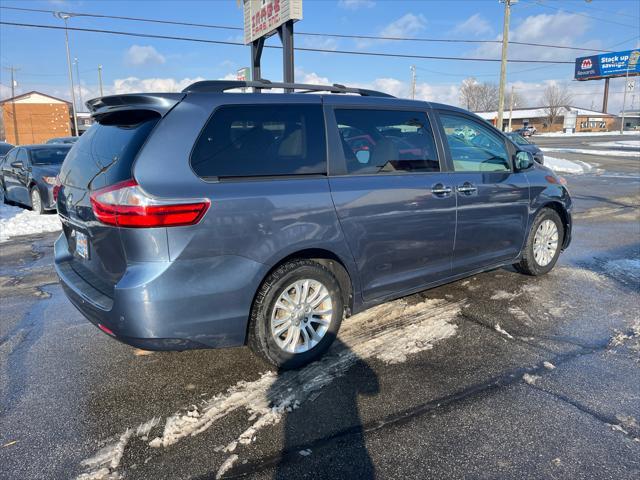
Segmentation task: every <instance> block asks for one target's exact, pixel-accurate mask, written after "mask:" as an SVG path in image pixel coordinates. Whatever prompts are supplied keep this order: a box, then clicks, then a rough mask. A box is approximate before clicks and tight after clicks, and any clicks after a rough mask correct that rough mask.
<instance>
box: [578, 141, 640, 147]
mask: <svg viewBox="0 0 640 480" xmlns="http://www.w3.org/2000/svg"><path fill="white" fill-rule="evenodd" d="M589 145H592V146H594V147H623V148H624V147H628V148H640V140H614V141H613V142H595V143H590V144H589Z"/></svg>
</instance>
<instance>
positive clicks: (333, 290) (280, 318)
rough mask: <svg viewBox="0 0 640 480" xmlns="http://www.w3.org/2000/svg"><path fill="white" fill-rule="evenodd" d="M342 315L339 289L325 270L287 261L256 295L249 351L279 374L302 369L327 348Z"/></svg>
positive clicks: (310, 264)
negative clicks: (276, 368)
mask: <svg viewBox="0 0 640 480" xmlns="http://www.w3.org/2000/svg"><path fill="white" fill-rule="evenodd" d="M343 314H344V302H343V297H342V294H341V292H340V285H339V283H338V280H337V279H336V278H335V276H334V275H333V273H332V272H331V271H330V270H329V269H327V268H326V267H324V266H323V265H320V264H319V263H316V262H314V261H312V260H306V259H300V260H292V261H289V262H287V263H285V264H283V265H281V266H280V267H278V268H277V269H276V270H274V271H273V272H272V273H271V274H269V276H268V277H267V278H266V279H265V280H264V282H263V283H262V285H261V286H260V289H259V290H258V293H257V294H256V298H255V300H254V302H253V306H252V309H251V322H250V326H249V346H250V347H251V349H252V350H253V351H254V352H255V353H257V354H258V355H259V356H261V357H262V358H264V359H265V360H266V361H267V362H269V363H271V364H273V365H275V366H276V367H278V368H280V369H285V370H287V369H292V368H299V367H302V366H303V365H306V364H308V363H310V362H312V361H314V360H316V359H317V358H319V357H320V356H322V355H323V354H324V353H325V352H326V351H327V350H328V349H329V347H330V346H331V344H332V343H333V340H334V339H335V337H336V335H337V333H338V330H339V329H340V324H341V322H342V317H343Z"/></svg>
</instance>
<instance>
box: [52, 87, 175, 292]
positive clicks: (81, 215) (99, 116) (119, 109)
mask: <svg viewBox="0 0 640 480" xmlns="http://www.w3.org/2000/svg"><path fill="white" fill-rule="evenodd" d="M183 97H184V94H147V95H118V96H111V97H103V98H100V99H96V100H91V101H90V102H87V106H89V108H91V110H92V113H93V116H94V118H95V119H96V123H95V124H94V125H93V126H92V127H91V128H90V129H89V130H87V132H86V133H85V134H84V135H82V136H81V137H80V139H79V140H78V141H77V142H76V143H75V145H74V146H73V148H72V149H71V150H70V151H69V154H68V155H67V157H66V158H65V161H64V163H63V165H62V169H61V170H60V174H59V179H60V188H59V190H58V199H57V208H58V214H59V216H60V218H61V220H62V225H63V233H64V235H65V237H66V240H67V244H68V248H69V254H70V255H71V258H72V260H71V261H70V267H71V268H73V270H74V271H75V272H76V273H77V274H78V275H79V276H80V277H82V278H83V279H84V280H85V281H86V282H87V283H89V284H90V285H91V286H93V287H94V288H95V289H96V290H98V291H100V292H101V293H103V294H104V295H107V296H109V297H113V288H114V286H115V284H116V283H117V282H118V281H119V280H120V278H122V276H123V274H124V272H125V270H126V267H127V257H128V255H127V252H126V242H127V239H126V236H125V238H123V235H121V230H122V229H121V228H118V227H115V226H109V225H105V224H104V223H101V222H99V221H98V220H97V219H96V217H95V215H94V212H93V209H92V205H91V199H90V196H91V194H92V192H94V191H96V190H99V189H103V188H105V187H109V186H111V185H114V184H117V183H119V182H123V181H125V180H128V179H131V178H132V168H133V163H134V160H135V158H136V156H137V154H138V152H139V151H140V149H141V148H142V146H143V144H144V143H145V141H146V140H147V138H148V137H149V135H150V133H151V131H152V130H153V128H154V127H155V126H156V124H157V123H158V122H159V121H160V119H161V118H162V117H163V116H164V115H166V113H168V112H169V111H170V109H171V108H172V107H173V106H175V105H176V104H177V103H178V102H179V101H180V99H181V98H183Z"/></svg>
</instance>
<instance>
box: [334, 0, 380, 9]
mask: <svg viewBox="0 0 640 480" xmlns="http://www.w3.org/2000/svg"><path fill="white" fill-rule="evenodd" d="M375 4H376V2H374V1H373V0H338V6H339V7H340V8H344V9H346V10H359V9H361V8H371V7H373V6H374V5H375Z"/></svg>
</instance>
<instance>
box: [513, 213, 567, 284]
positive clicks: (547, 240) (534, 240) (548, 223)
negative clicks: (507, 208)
mask: <svg viewBox="0 0 640 480" xmlns="http://www.w3.org/2000/svg"><path fill="white" fill-rule="evenodd" d="M563 241H564V225H563V223H562V219H561V218H560V215H558V212H556V211H555V210H553V209H551V208H544V209H542V210H541V211H540V213H538V215H537V216H536V218H535V220H534V221H533V224H532V225H531V230H529V235H528V236H527V243H526V244H525V246H524V252H523V254H522V260H520V262H518V263H516V264H515V265H514V267H515V268H516V270H518V271H519V272H520V273H524V274H526V275H532V276H538V275H544V274H545V273H548V272H550V271H551V269H552V268H553V267H554V266H555V264H556V262H557V261H558V257H559V256H560V250H561V249H562V243H563Z"/></svg>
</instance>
